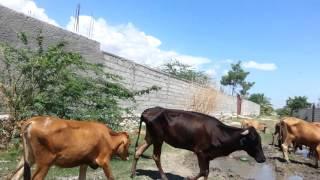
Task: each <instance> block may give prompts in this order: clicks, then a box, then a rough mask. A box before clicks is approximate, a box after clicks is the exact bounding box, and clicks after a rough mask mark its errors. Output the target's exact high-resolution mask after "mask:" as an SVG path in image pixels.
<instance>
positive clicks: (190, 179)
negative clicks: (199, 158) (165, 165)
mask: <svg viewBox="0 0 320 180" xmlns="http://www.w3.org/2000/svg"><path fill="white" fill-rule="evenodd" d="M184 179H185V180H193V179H194V178H193V177H189V176H188V177H186V178H184Z"/></svg>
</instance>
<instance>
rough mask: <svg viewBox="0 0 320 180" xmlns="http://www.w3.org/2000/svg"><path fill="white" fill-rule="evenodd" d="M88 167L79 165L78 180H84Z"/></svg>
mask: <svg viewBox="0 0 320 180" xmlns="http://www.w3.org/2000/svg"><path fill="white" fill-rule="evenodd" d="M87 168H88V165H81V166H80V168H79V180H86V174H87Z"/></svg>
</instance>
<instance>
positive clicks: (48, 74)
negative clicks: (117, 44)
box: [0, 33, 157, 127]
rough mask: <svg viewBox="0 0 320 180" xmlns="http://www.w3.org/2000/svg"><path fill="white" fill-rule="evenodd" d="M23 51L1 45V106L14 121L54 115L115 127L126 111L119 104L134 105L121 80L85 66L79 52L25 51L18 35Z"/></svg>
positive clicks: (93, 66)
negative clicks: (126, 101) (7, 110)
mask: <svg viewBox="0 0 320 180" xmlns="http://www.w3.org/2000/svg"><path fill="white" fill-rule="evenodd" d="M19 37H20V39H21V41H22V42H23V47H22V48H15V47H12V46H10V45H8V44H1V46H0V64H1V65H0V71H1V74H0V94H2V96H3V101H1V102H0V104H2V105H3V106H5V107H6V108H7V109H9V111H10V112H11V114H12V115H13V116H14V117H15V118H16V119H17V120H20V119H23V118H26V117H30V116H32V115H54V116H58V117H61V118H67V119H94V120H100V121H104V122H107V123H108V124H109V125H110V126H113V127H116V126H117V123H116V120H118V119H119V118H120V117H121V116H122V114H123V113H124V112H130V109H128V108H122V107H120V106H119V101H121V100H128V101H134V96H135V95H137V94H143V93H149V92H150V90H156V89H157V87H154V86H153V87H151V88H149V89H145V90H143V91H139V92H132V91H130V90H128V89H127V88H125V87H124V86H122V85H121V84H120V81H121V77H119V76H116V75H113V74H110V73H108V72H106V71H105V70H104V67H103V65H101V64H92V63H89V62H87V61H85V60H84V59H83V58H82V57H81V56H80V55H79V54H78V53H73V52H68V51H66V50H65V43H64V42H61V43H58V44H55V45H52V46H50V47H48V48H47V49H44V48H43V46H42V42H43V37H42V36H41V35H39V36H38V37H37V38H36V41H37V43H38V48H37V49H36V50H34V49H31V48H29V45H28V38H27V36H26V35H25V34H24V33H21V34H20V35H19Z"/></svg>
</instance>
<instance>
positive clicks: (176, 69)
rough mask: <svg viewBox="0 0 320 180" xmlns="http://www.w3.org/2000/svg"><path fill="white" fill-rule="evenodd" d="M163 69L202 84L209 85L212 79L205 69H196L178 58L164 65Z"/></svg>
mask: <svg viewBox="0 0 320 180" xmlns="http://www.w3.org/2000/svg"><path fill="white" fill-rule="evenodd" d="M161 71H163V72H165V73H168V74H170V75H173V76H175V77H178V78H181V79H185V80H189V81H193V82H196V83H199V84H202V85H208V84H209V83H210V80H211V79H210V77H209V76H208V75H207V74H206V73H204V72H203V71H196V70H194V69H193V68H192V67H191V66H189V65H187V64H183V63H181V62H179V61H177V60H175V61H172V62H169V63H166V64H164V65H162V67H161Z"/></svg>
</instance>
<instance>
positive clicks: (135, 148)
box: [134, 114, 144, 152]
mask: <svg viewBox="0 0 320 180" xmlns="http://www.w3.org/2000/svg"><path fill="white" fill-rule="evenodd" d="M143 119H144V117H143V114H142V115H141V117H140V124H139V132H138V137H137V141H136V144H135V147H134V150H135V152H136V151H137V147H138V143H139V138H140V133H141V127H142V121H143Z"/></svg>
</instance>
